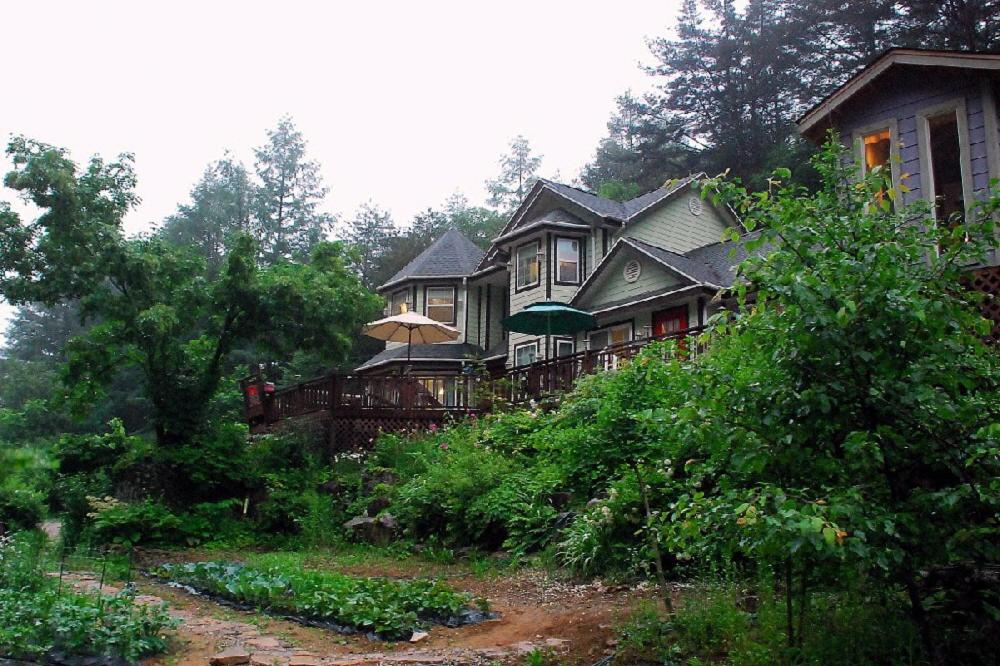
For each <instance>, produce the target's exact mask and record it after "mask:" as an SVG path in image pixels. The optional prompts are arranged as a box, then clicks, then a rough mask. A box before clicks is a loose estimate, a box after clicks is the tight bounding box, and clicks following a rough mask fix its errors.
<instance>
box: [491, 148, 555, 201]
mask: <svg viewBox="0 0 1000 666" xmlns="http://www.w3.org/2000/svg"><path fill="white" fill-rule="evenodd" d="M499 164H500V174H499V175H498V176H497V177H496V178H494V179H492V180H488V181H486V189H487V191H488V192H489V193H490V198H489V204H490V205H491V206H494V207H495V208H498V209H500V210H501V211H505V212H509V211H512V210H513V209H514V208H516V207H517V205H518V204H520V203H521V200H522V199H524V196H525V195H526V194H527V193H528V190H529V189H530V188H531V186H532V185H534V183H535V181H536V180H537V179H538V167H540V166H541V165H542V156H541V155H535V154H533V153H532V151H531V144H529V143H528V140H527V139H526V138H524V136H522V135H520V134H519V135H517V136H516V137H514V138H513V139H512V140H511V142H510V147H509V150H508V152H507V153H505V154H503V155H501V156H500V160H499Z"/></svg>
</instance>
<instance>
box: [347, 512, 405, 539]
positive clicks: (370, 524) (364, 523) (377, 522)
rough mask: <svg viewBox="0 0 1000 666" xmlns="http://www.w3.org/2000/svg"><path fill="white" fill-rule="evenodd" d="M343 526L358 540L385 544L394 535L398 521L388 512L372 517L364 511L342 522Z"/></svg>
mask: <svg viewBox="0 0 1000 666" xmlns="http://www.w3.org/2000/svg"><path fill="white" fill-rule="evenodd" d="M344 527H345V528H346V529H348V530H349V531H350V532H351V534H352V535H353V536H354V538H356V539H358V540H359V541H367V542H368V543H372V544H375V545H377V546H386V545H388V544H389V543H390V542H391V541H392V539H393V537H394V536H395V534H396V528H397V527H399V523H398V522H397V521H396V518H395V517H393V515H392V514H389V513H383V514H381V515H379V516H376V517H374V518H372V517H371V516H369V515H368V514H367V513H364V514H362V515H360V516H355V517H354V518H351V519H350V520H348V521H347V522H346V523H344Z"/></svg>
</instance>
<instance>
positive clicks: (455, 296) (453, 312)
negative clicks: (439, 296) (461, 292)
mask: <svg viewBox="0 0 1000 666" xmlns="http://www.w3.org/2000/svg"><path fill="white" fill-rule="evenodd" d="M435 289H440V290H442V291H444V290H448V291H450V292H451V319H450V320H448V321H444V320H441V319H434V317H431V315H430V309H431V308H432V307H435V308H443V307H445V306H444V305H433V306H432V305H431V304H430V302H431V296H430V293H431V292H432V291H434V290H435ZM457 301H458V289H457V288H455V287H454V286H448V285H434V286H426V287H424V316H425V317H430V318H431V319H434V321H439V322H441V323H442V324H448V325H449V326H454V325H455V324H457V323H458V320H457V319H456V317H457V316H458V303H457Z"/></svg>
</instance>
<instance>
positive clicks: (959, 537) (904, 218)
mask: <svg viewBox="0 0 1000 666" xmlns="http://www.w3.org/2000/svg"><path fill="white" fill-rule="evenodd" d="M836 146H837V143H836V141H834V142H831V144H830V146H829V147H828V149H827V150H826V151H825V152H824V153H823V154H822V155H820V156H819V157H818V158H817V160H816V161H815V165H814V166H815V169H816V171H817V172H818V173H820V174H821V176H822V178H823V185H822V187H821V188H820V189H819V190H818V191H817V192H815V193H810V192H807V191H805V190H804V189H801V188H800V187H798V186H795V185H792V184H788V181H789V176H790V174H789V173H788V172H787V170H779V171H777V172H776V173H775V175H774V177H773V178H772V180H771V185H770V188H769V190H768V191H765V192H761V193H756V194H751V193H748V192H746V191H745V190H743V189H742V188H741V187H740V185H739V184H738V183H732V182H728V181H720V180H717V181H709V182H706V183H705V184H704V188H705V189H704V191H705V193H706V196H717V197H719V198H720V199H722V200H723V201H725V202H726V203H728V204H730V205H732V206H733V207H734V208H735V209H736V210H737V211H738V212H739V213H740V215H741V217H742V218H743V219H744V221H745V223H746V225H747V226H748V227H749V228H750V229H752V230H753V231H754V233H753V235H752V236H751V237H750V238H749V240H746V241H745V243H746V247H747V248H748V249H749V250H750V257H749V258H748V259H747V260H746V261H745V262H744V263H743V264H742V265H741V267H740V271H739V272H740V278H741V279H740V282H739V287H738V288H737V289H736V293H735V296H736V298H737V299H738V301H739V303H740V309H739V311H738V313H726V312H723V313H722V314H720V315H718V316H717V317H716V318H715V320H714V321H713V322H712V323H713V330H712V332H711V333H710V334H709V335H708V336H707V341H708V347H707V350H706V351H704V352H703V353H700V354H697V355H691V354H690V353H689V352H688V351H687V350H690V349H691V348H692V346H693V343H689V344H688V346H687V348H686V349H678V348H675V347H672V346H670V345H668V344H664V345H651V346H649V347H648V348H647V349H646V350H645V351H644V352H643V353H641V354H640V355H639V357H638V358H637V359H635V360H633V361H631V362H629V363H626V364H624V366H623V367H622V368H620V369H619V370H618V371H616V372H614V373H610V374H606V375H601V376H596V377H592V378H589V379H587V380H585V381H582V382H581V383H580V384H579V385H578V387H577V388H576V389H575V390H574V391H573V392H572V393H571V394H569V395H567V396H565V397H564V399H563V400H562V401H561V403H560V404H559V405H558V406H557V407H555V408H551V409H549V408H545V407H544V406H543V407H537V408H534V409H532V410H531V411H527V412H525V411H515V412H512V413H506V414H505V413H498V414H494V415H491V416H489V417H486V418H481V419H479V420H475V421H468V422H464V423H461V424H456V425H455V426H452V427H450V428H447V429H444V430H443V431H438V432H434V433H430V434H428V435H426V436H422V437H418V438H415V439H411V440H407V439H405V438H401V437H398V436H392V437H383V438H382V439H381V440H380V441H379V443H378V445H377V447H376V449H375V452H374V453H373V454H372V455H371V456H370V457H369V459H368V461H367V465H368V471H367V475H368V477H369V478H371V479H380V480H381V481H380V483H378V484H374V485H373V484H371V483H369V484H367V485H365V484H362V486H361V487H362V488H363V490H364V491H365V493H366V494H365V495H364V497H363V500H362V501H361V502H360V503H359V506H361V505H364V504H370V503H371V502H372V500H373V499H379V498H381V499H382V500H383V501H382V502H381V504H382V506H385V507H386V509H385V510H387V511H389V512H391V513H392V514H393V515H394V516H396V517H397V518H398V519H399V520H400V521H401V523H402V524H403V526H404V528H405V529H406V530H407V531H408V532H409V534H411V535H412V536H414V537H415V538H419V539H433V538H437V539H441V540H444V541H446V542H447V543H448V544H450V545H466V544H474V545H479V546H482V547H495V546H496V545H497V544H500V543H504V544H506V546H507V547H509V548H511V549H514V550H516V551H519V552H529V551H531V550H536V549H539V548H545V547H548V548H549V552H550V555H551V557H553V558H555V560H556V561H557V562H560V563H562V564H563V565H565V566H568V567H570V568H571V569H574V570H576V571H578V572H580V573H582V574H588V575H590V574H599V573H615V572H617V573H619V574H624V575H635V574H637V573H645V572H649V571H651V570H653V568H654V567H655V566H656V565H657V563H658V560H661V559H662V560H663V563H664V565H665V567H666V569H667V570H668V572H671V571H672V572H673V575H684V574H691V573H697V572H708V573H710V572H713V571H722V570H726V571H732V572H733V573H734V575H737V576H740V577H741V578H746V579H748V580H750V581H752V580H753V579H754V578H755V577H757V576H764V577H765V578H766V579H768V580H772V581H776V586H777V588H778V590H779V593H780V595H781V597H782V598H781V599H780V603H782V604H783V606H784V608H785V613H784V615H783V617H784V625H783V626H782V627H781V630H782V631H781V636H782V639H783V642H784V645H785V648H784V649H786V650H788V653H789V654H795V653H797V652H799V651H802V650H804V649H805V641H806V638H805V637H806V636H807V635H809V634H810V633H811V630H810V626H809V625H810V623H815V622H823V621H825V619H824V618H825V617H826V616H825V615H823V613H820V614H819V615H815V614H812V613H813V611H816V610H818V609H819V608H820V607H822V606H823V605H824V604H825V605H827V606H829V608H851V609H855V610H851V611H844V612H850V613H854V612H856V613H858V614H859V616H861V615H864V614H871V616H872V617H873V618H874V617H883V618H889V619H886V622H889V623H890V624H891V623H893V622H896V621H897V620H896V619H891V618H898V617H905V618H907V622H908V623H909V624H908V626H909V627H910V629H911V630H912V632H913V635H916V636H919V640H920V647H919V652H920V654H919V656H918V657H917V658H916V659H915V661H918V662H919V661H924V660H926V661H929V662H932V663H944V662H946V661H948V660H951V661H960V662H962V663H980V662H983V661H988V656H989V655H991V654H992V650H993V649H995V639H996V636H997V635H998V632H997V629H998V627H997V625H996V608H998V607H1000V598H998V597H997V593H996V590H995V588H993V587H992V586H991V585H990V584H989V582H988V581H989V580H990V576H991V573H990V572H991V571H993V570H994V568H995V567H996V566H997V564H998V562H1000V546H998V543H1000V532H998V530H1000V527H998V517H1000V514H998V511H1000V506H998V505H997V498H998V497H1000V492H998V491H1000V467H998V463H997V461H998V459H1000V458H998V446H1000V358H998V356H997V354H996V351H995V350H994V349H992V348H990V347H988V346H987V345H984V344H983V342H982V340H983V337H982V336H983V335H985V333H986V332H987V331H988V325H987V322H986V321H985V320H983V319H982V318H981V316H980V315H979V313H978V311H977V309H976V308H975V302H976V298H977V294H976V293H975V292H971V291H967V290H965V289H964V288H963V287H962V286H961V280H962V274H963V271H964V269H965V267H967V266H969V265H970V264H971V263H973V262H974V261H975V260H976V259H977V258H979V257H981V256H982V254H983V252H984V251H985V250H986V249H987V248H988V247H990V245H991V243H992V242H993V238H994V236H993V234H994V233H995V229H996V227H995V224H994V215H995V213H996V211H997V209H998V206H1000V196H997V195H996V194H994V195H993V196H992V197H991V198H990V199H989V200H988V201H985V202H983V203H982V205H981V206H980V207H979V208H978V209H977V210H976V211H975V212H974V213H973V214H972V215H970V216H969V219H968V220H966V221H964V222H961V223H957V224H953V223H948V224H936V223H934V222H933V221H932V220H930V219H929V218H928V215H929V210H928V208H927V206H926V205H915V206H912V207H904V206H902V205H899V204H898V203H897V202H898V200H899V193H898V192H896V191H894V190H893V189H892V188H891V187H890V183H889V182H888V174H887V173H883V172H882V171H881V170H875V171H874V172H873V173H871V174H869V175H868V176H867V177H866V179H865V180H864V181H863V182H861V183H858V182H857V181H856V179H855V178H854V174H855V173H856V172H854V171H853V170H851V168H850V165H845V164H844V163H843V162H842V158H841V153H840V150H839V148H838V147H836ZM951 222H955V221H951ZM644 494H645V495H646V496H647V497H648V498H649V503H650V506H649V510H648V511H647V508H646V506H645V502H644V499H643V495H644ZM567 495H568V498H567ZM567 504H568V506H569V507H570V508H572V509H575V513H567V512H566V510H565V509H564V508H563V507H565V506H566V505H567ZM658 552H659V553H660V555H662V558H661V557H659V556H658ZM823 600H826V601H823ZM810 609H813V610H810ZM830 612H833V611H830ZM837 612H841V611H837ZM755 631H756V629H755ZM812 631H814V629H813V630H812Z"/></svg>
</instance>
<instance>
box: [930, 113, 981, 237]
mask: <svg viewBox="0 0 1000 666" xmlns="http://www.w3.org/2000/svg"><path fill="white" fill-rule="evenodd" d="M947 113H954V114H955V120H956V123H957V125H958V160H959V169H960V171H961V173H962V201H963V203H964V204H965V212H966V215H968V212H969V210H971V208H972V206H973V205H974V204H975V198H974V196H973V190H972V151H971V148H970V146H969V116H968V110H967V109H966V106H965V98H964V97H957V98H955V99H952V100H949V101H947V102H943V103H941V104H935V105H934V106H928V107H925V108H923V109H920V110H919V111H917V114H916V115H917V147H918V150H919V154H920V195H921V197H922V198H923V199H924V200H925V201H927V202H929V203H930V205H931V217H932V219H933V220H934V221H935V222H937V221H938V219H937V206H936V205H935V204H936V199H937V193H936V192H935V191H934V172H933V165H932V163H931V157H932V156H931V126H930V119H931V118H936V117H937V116H942V115H945V114H947Z"/></svg>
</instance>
